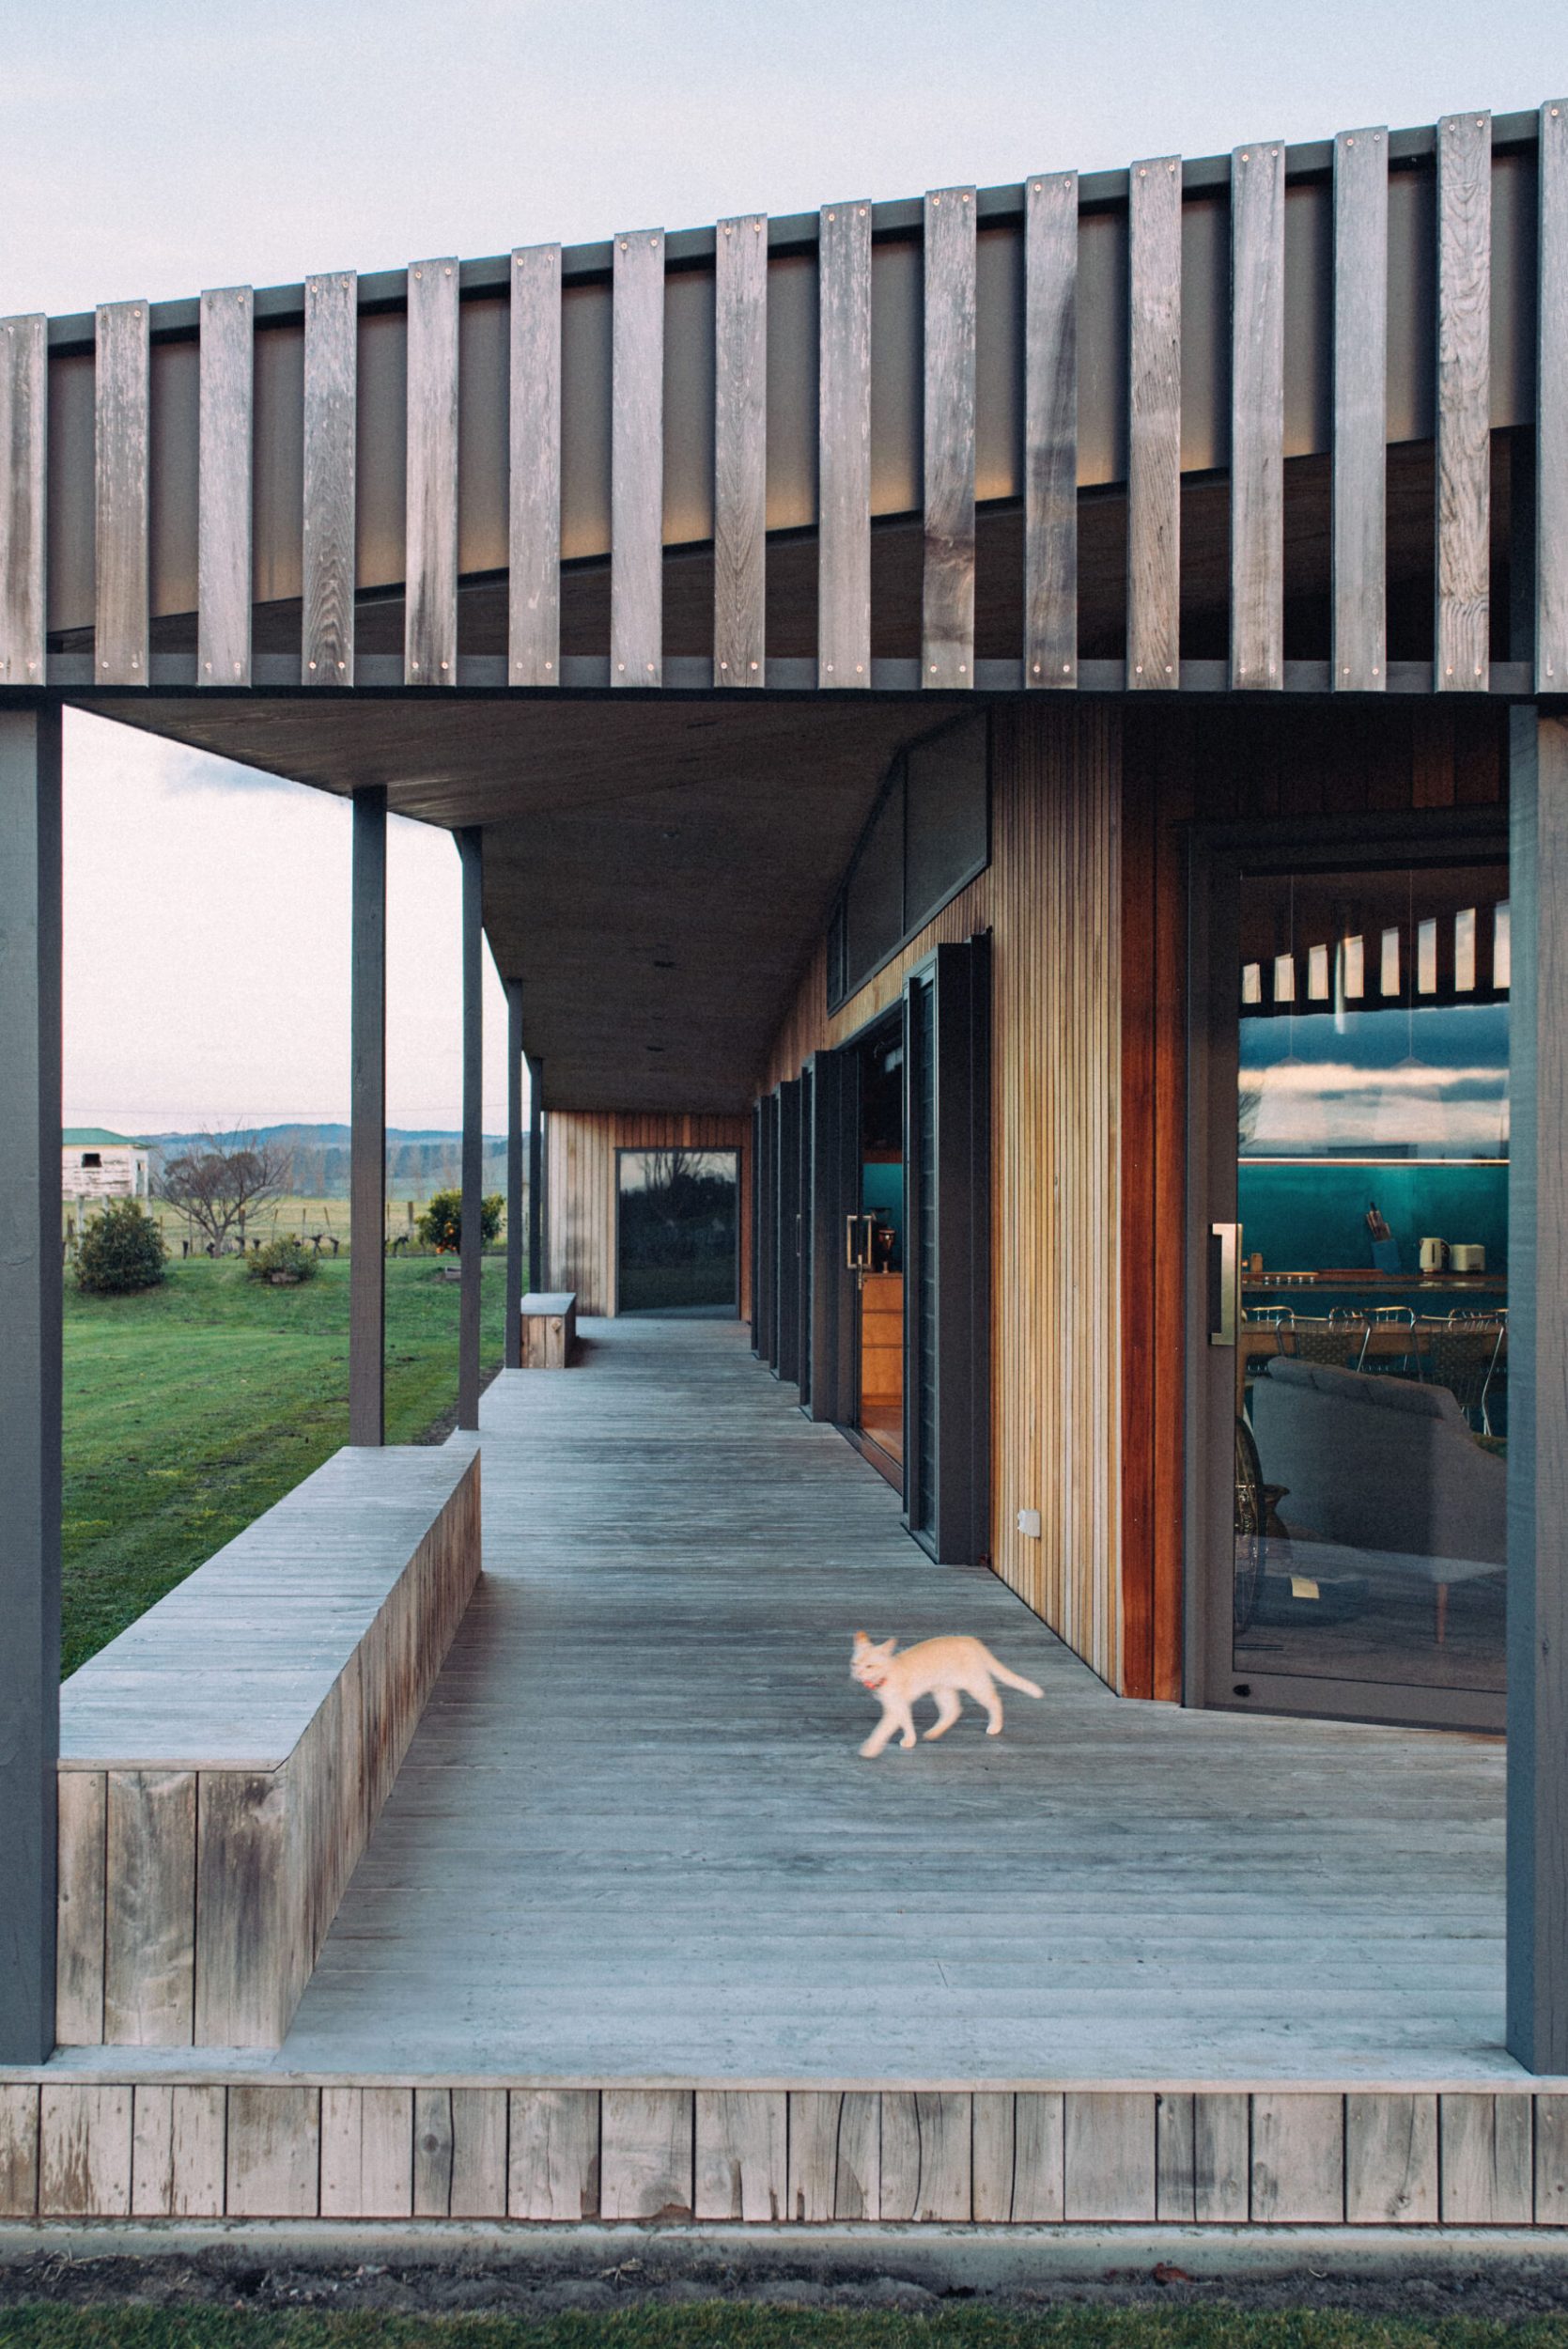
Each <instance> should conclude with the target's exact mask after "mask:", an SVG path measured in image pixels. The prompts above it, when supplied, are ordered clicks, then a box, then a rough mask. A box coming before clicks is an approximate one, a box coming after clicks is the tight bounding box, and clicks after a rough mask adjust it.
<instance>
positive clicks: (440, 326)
mask: <svg viewBox="0 0 1568 2349" xmlns="http://www.w3.org/2000/svg"><path fill="white" fill-rule="evenodd" d="M404 513H405V525H404V527H405V531H406V537H407V548H408V552H407V555H406V557H405V560H404V568H403V576H404V580H405V583H406V592H405V599H404V622H403V630H404V633H403V681H404V683H405V684H406V685H456V683H457V682H458V264H457V261H456V259H453V258H443V259H439V260H433V261H416V262H415V263H414V265H413V267H412V268H411V270H410V272H409V320H408V464H407V488H406V492H405V506H404Z"/></svg>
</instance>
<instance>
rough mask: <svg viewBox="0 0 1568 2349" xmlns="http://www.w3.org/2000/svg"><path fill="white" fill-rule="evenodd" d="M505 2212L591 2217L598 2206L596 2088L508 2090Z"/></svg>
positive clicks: (597, 2116)
mask: <svg viewBox="0 0 1568 2349" xmlns="http://www.w3.org/2000/svg"><path fill="white" fill-rule="evenodd" d="M508 2137H509V2150H508V2156H507V2162H508V2177H507V2191H506V2210H507V2215H508V2216H509V2217H513V2218H567V2219H577V2218H594V2217H598V2207H599V2097H598V2090H597V2089H579V2088H533V2089H518V2088H515V2089H513V2090H512V2092H511V2111H510V2121H509V2127H508Z"/></svg>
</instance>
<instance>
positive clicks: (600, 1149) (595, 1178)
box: [545, 1110, 753, 1321]
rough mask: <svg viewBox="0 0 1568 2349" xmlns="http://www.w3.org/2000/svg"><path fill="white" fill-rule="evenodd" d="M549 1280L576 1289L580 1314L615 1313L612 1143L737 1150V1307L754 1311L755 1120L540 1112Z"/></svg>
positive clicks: (742, 1315) (745, 1313)
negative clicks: (545, 1159)
mask: <svg viewBox="0 0 1568 2349" xmlns="http://www.w3.org/2000/svg"><path fill="white" fill-rule="evenodd" d="M545 1148H546V1151H547V1153H548V1159H549V1171H548V1176H547V1180H546V1183H545V1201H546V1213H547V1217H548V1225H549V1228H548V1235H547V1242H546V1250H547V1259H548V1263H549V1268H550V1286H551V1288H552V1289H570V1290H575V1292H576V1295H577V1310H578V1314H579V1315H600V1314H610V1315H613V1314H614V1313H615V1312H616V1311H617V1309H618V1308H617V1300H616V1296H615V1220H616V1191H615V1185H616V1180H617V1168H616V1159H615V1153H616V1151H617V1150H736V1151H738V1152H739V1154H740V1198H739V1202H738V1219H739V1234H740V1264H739V1269H738V1276H737V1277H738V1291H737V1293H738V1296H739V1300H740V1302H739V1310H738V1315H737V1318H738V1319H739V1320H741V1321H745V1320H747V1319H748V1318H749V1317H750V1315H751V1311H752V1212H753V1199H752V1121H751V1118H750V1117H749V1116H745V1117H721V1116H714V1115H698V1116H666V1115H664V1114H661V1113H660V1112H657V1111H634V1110H625V1111H613V1110H551V1111H550V1112H549V1114H548V1115H547V1117H546V1119H545Z"/></svg>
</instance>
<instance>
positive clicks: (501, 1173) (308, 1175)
mask: <svg viewBox="0 0 1568 2349" xmlns="http://www.w3.org/2000/svg"><path fill="white" fill-rule="evenodd" d="M246 1130H247V1131H249V1132H253V1133H254V1134H255V1135H256V1140H257V1141H258V1142H266V1143H272V1144H274V1145H275V1146H276V1147H277V1148H278V1149H280V1150H284V1151H286V1152H287V1155H288V1158H289V1160H290V1163H291V1167H292V1182H291V1185H290V1188H291V1189H292V1190H293V1191H294V1193H295V1195H296V1196H297V1197H299V1198H302V1199H347V1197H348V1196H349V1128H348V1127H347V1126H344V1125H337V1126H301V1125H294V1126H256V1127H251V1128H246ZM138 1140H140V1141H142V1142H145V1143H147V1146H148V1148H149V1149H150V1150H151V1152H152V1154H153V1169H154V1173H156V1171H157V1169H158V1167H159V1166H160V1165H161V1164H162V1163H163V1161H164V1160H165V1159H171V1158H179V1157H180V1156H181V1155H182V1154H183V1153H184V1152H185V1151H187V1150H199V1149H200V1148H201V1147H202V1145H203V1143H205V1142H206V1140H207V1136H206V1135H205V1134H200V1133H186V1134H142V1135H139V1136H138ZM386 1169H387V1195H388V1197H389V1198H392V1199H427V1198H428V1197H429V1196H430V1193H431V1192H432V1191H434V1190H456V1189H457V1188H458V1183H459V1182H460V1181H461V1179H462V1136H461V1134H459V1133H443V1132H441V1131H440V1130H409V1129H406V1128H396V1127H389V1128H387V1137H386ZM482 1181H483V1184H484V1188H485V1190H505V1187H506V1140H505V1135H503V1134H487V1135H486V1136H485V1155H484V1172H483V1175H482Z"/></svg>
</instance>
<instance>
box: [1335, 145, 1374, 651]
mask: <svg viewBox="0 0 1568 2349" xmlns="http://www.w3.org/2000/svg"><path fill="white" fill-rule="evenodd" d="M1388 337H1389V138H1388V132H1386V131H1384V130H1381V129H1372V130H1362V131H1345V132H1342V133H1341V135H1340V136H1339V137H1338V138H1337V139H1336V140H1335V141H1334V425H1333V468H1334V516H1333V531H1332V558H1331V559H1332V565H1333V585H1332V591H1331V593H1332V601H1333V633H1332V644H1331V649H1330V654H1329V663H1330V669H1331V673H1332V684H1333V687H1334V690H1335V691H1336V692H1355V693H1378V692H1383V691H1384V689H1385V687H1386V685H1387V683H1388V675H1387V672H1388V647H1387V641H1386V640H1387V625H1388V622H1387V613H1388V582H1387V552H1386V540H1387V537H1388V526H1387V521H1386V516H1385V507H1386V500H1387V488H1386V484H1387V475H1388V456H1387V448H1388V440H1387V434H1388V417H1387V409H1388V391H1387V377H1388V357H1387V352H1388Z"/></svg>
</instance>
